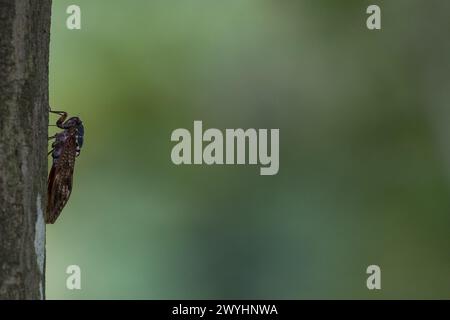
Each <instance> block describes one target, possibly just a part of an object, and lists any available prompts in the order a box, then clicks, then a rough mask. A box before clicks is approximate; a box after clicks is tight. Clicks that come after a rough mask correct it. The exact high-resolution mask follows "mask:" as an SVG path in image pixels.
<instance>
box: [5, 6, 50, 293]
mask: <svg viewBox="0 0 450 320" xmlns="http://www.w3.org/2000/svg"><path fill="white" fill-rule="evenodd" d="M50 15H51V0H40V1H34V0H0V299H44V298H45V223H44V210H45V207H46V195H47V191H46V182H47V133H48V128H47V126H48V111H47V109H48V105H49V104H48V57H49V43H50Z"/></svg>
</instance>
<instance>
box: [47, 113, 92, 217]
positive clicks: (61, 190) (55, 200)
mask: <svg viewBox="0 0 450 320" xmlns="http://www.w3.org/2000/svg"><path fill="white" fill-rule="evenodd" d="M49 111H50V112H52V113H56V114H58V115H59V116H60V117H59V119H58V121H56V126H57V127H58V128H60V129H62V131H61V132H59V133H57V134H55V135H54V136H52V137H49V140H51V139H55V141H54V142H53V143H52V150H51V151H50V152H49V155H50V154H51V155H52V158H53V163H52V168H51V169H50V174H49V176H48V186H47V210H46V214H45V222H46V223H51V224H53V223H55V221H56V219H57V218H58V217H59V215H60V214H61V211H62V209H63V208H64V206H65V205H66V203H67V201H68V200H69V197H70V194H71V192H72V183H73V171H74V167H75V158H76V157H78V156H79V155H80V151H81V147H82V146H83V139H84V127H83V122H82V121H81V119H80V118H78V117H71V118H69V119H67V112H64V111H52V110H49ZM66 119H67V120H66Z"/></svg>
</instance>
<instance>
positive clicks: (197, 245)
mask: <svg viewBox="0 0 450 320" xmlns="http://www.w3.org/2000/svg"><path fill="white" fill-rule="evenodd" d="M371 3H378V4H380V5H381V6H382V30H381V31H375V32H373V31H368V30H367V29H366V27H365V19H366V14H365V8H366V7H367V6H368V5H369V4H371ZM70 4H73V1H67V0H58V1H54V5H53V21H52V41H51V58H50V59H51V65H50V90H51V91H50V99H51V104H52V106H53V108H54V109H64V110H67V111H68V112H69V113H70V114H73V115H79V116H80V117H81V118H82V119H83V120H84V123H85V127H86V136H85V146H84V149H83V150H82V153H81V156H80V157H79V158H78V162H77V166H76V172H75V178H74V190H73V193H72V196H71V199H70V202H69V204H68V205H67V207H66V209H65V210H64V212H63V214H62V216H61V217H60V219H59V220H58V222H57V223H56V224H55V225H52V226H49V227H48V228H47V234H48V236H47V250H48V251H47V254H48V257H47V296H48V298H50V299H61V298H75V299H76V298H84V299H93V298H100V299H104V298H125V299H163V298H180V299H195V298H204V299H206V298H291V299H297V298H449V294H450V286H449V282H450V268H449V265H450V250H449V245H450V235H449V231H448V230H449V225H450V202H449V177H450V175H449V172H450V161H449V159H450V157H449V156H448V154H449V152H448V150H450V149H449V145H448V142H447V141H448V134H449V131H448V130H447V125H448V120H449V119H450V113H449V111H448V110H449V109H450V106H449V105H448V102H449V101H450V99H449V98H450V97H449V96H448V95H449V93H448V92H450V90H448V89H450V87H449V80H448V74H449V73H448V71H449V59H450V58H449V57H450V44H449V41H448V39H447V35H446V32H443V30H450V28H449V26H448V24H449V22H448V13H449V12H450V3H449V2H448V1H445V0H440V1H437V0H434V1H420V0H397V1H370V2H369V1H356V0H352V1H331V0H329V1H325V0H320V1H317V0H316V1H312V0H310V1H305V0H302V1H265V0H245V1H242V0H227V1H200V0H198V1H162V0H161V1H153V0H152V1H144V0H140V1H138V0H134V1H124V0H109V1H99V0H97V1H92V0H90V1H87V0H78V1H76V4H78V5H79V6H80V7H81V10H82V30H80V31H70V30H67V29H66V27H65V19H66V17H67V14H66V13H65V11H66V8H67V6H68V5H70ZM446 75H447V76H446ZM194 120H202V121H203V124H204V126H205V127H212V128H220V129H225V128H239V127H242V128H280V139H281V141H280V144H281V146H280V172H279V173H278V175H276V176H270V177H269V176H260V175H259V169H258V168H257V167H256V166H210V167H208V166H181V167H177V166H175V165H173V164H172V163H171V160H170V151H171V148H172V146H173V143H171V142H170V134H171V132H172V131H173V130H174V129H176V128H188V129H191V128H192V124H193V121H194ZM70 264H77V265H80V267H81V269H82V290H80V291H76V290H75V291H69V290H67V289H66V287H65V279H66V276H67V275H66V274H65V269H66V267H67V266H68V265H70ZM370 264H378V265H380V266H381V268H382V272H383V274H382V286H383V289H382V290H381V291H379V292H369V291H368V290H367V288H366V287H365V279H366V276H367V275H366V274H365V268H366V267H367V266H368V265H370Z"/></svg>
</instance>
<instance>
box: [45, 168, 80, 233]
mask: <svg viewBox="0 0 450 320" xmlns="http://www.w3.org/2000/svg"><path fill="white" fill-rule="evenodd" d="M72 174H73V170H72V169H71V168H61V167H57V166H52V169H51V170H50V175H49V179H48V200H47V212H46V213H47V214H46V219H45V220H46V221H45V222H46V223H51V224H53V223H55V221H56V219H57V218H58V217H59V215H60V214H61V211H62V209H63V208H64V206H65V205H66V203H67V201H68V200H69V197H70V194H71V192H72Z"/></svg>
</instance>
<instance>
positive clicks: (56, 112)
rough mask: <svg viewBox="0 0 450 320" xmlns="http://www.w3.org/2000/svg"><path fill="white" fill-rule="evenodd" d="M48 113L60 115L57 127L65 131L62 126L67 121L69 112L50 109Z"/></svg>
mask: <svg viewBox="0 0 450 320" xmlns="http://www.w3.org/2000/svg"><path fill="white" fill-rule="evenodd" d="M48 112H51V113H55V114H57V115H59V119H58V121H56V126H57V127H58V128H61V129H64V128H63V127H62V124H63V123H64V121H65V120H66V119H67V112H65V111H56V110H52V109H51V108H49V109H48Z"/></svg>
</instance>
